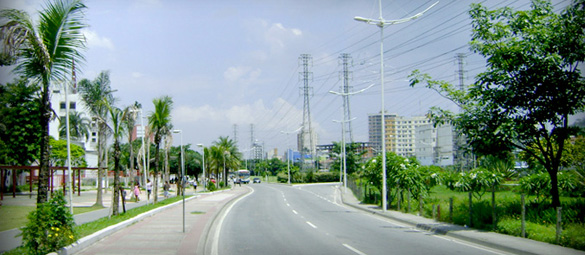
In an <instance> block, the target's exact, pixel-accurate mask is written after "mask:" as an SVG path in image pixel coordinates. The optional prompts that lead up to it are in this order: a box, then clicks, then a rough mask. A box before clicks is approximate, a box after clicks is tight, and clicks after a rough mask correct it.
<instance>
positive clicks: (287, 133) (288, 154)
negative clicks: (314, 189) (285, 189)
mask: <svg viewBox="0 0 585 255" xmlns="http://www.w3.org/2000/svg"><path fill="white" fill-rule="evenodd" d="M302 128H303V126H300V127H299V128H297V130H295V131H290V132H285V131H280V132H281V133H283V134H286V147H287V151H286V168H287V169H288V184H290V146H289V145H288V135H289V134H293V133H296V132H299V131H300V130H301V129H302ZM301 150H302V149H301ZM302 155H303V153H302V152H301V157H302Z"/></svg>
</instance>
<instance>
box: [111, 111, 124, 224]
mask: <svg viewBox="0 0 585 255" xmlns="http://www.w3.org/2000/svg"><path fill="white" fill-rule="evenodd" d="M106 105H107V106H108V112H109V114H110V123H109V124H108V128H109V129H110V131H111V133H112V138H113V140H114V141H113V142H114V143H113V147H114V200H113V204H112V214H113V215H118V213H119V209H118V208H119V204H120V155H121V154H122V151H121V149H120V141H121V140H122V138H123V137H124V135H125V132H126V126H125V125H124V119H125V118H126V113H127V112H126V111H122V110H120V109H119V108H116V107H113V106H111V105H110V104H109V103H106Z"/></svg>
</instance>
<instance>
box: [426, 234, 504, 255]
mask: <svg viewBox="0 0 585 255" xmlns="http://www.w3.org/2000/svg"><path fill="white" fill-rule="evenodd" d="M432 236H434V237H436V238H441V239H443V240H447V241H451V242H454V243H458V244H462V245H465V246H469V247H472V248H476V249H479V250H483V251H488V252H491V253H494V254H502V255H504V254H507V253H502V252H500V251H495V250H491V249H490V248H488V247H482V246H478V245H474V244H471V243H465V242H462V241H458V240H455V239H449V238H445V237H442V236H438V235H432Z"/></svg>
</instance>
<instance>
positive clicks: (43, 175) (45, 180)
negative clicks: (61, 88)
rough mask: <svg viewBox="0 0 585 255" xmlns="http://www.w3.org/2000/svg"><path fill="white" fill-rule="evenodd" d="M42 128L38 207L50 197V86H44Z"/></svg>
mask: <svg viewBox="0 0 585 255" xmlns="http://www.w3.org/2000/svg"><path fill="white" fill-rule="evenodd" d="M43 87H44V88H43V95H42V102H41V103H42V107H41V116H40V121H41V127H42V128H43V136H42V138H41V155H40V156H41V157H40V162H39V163H40V167H39V182H38V184H39V188H38V191H37V206H39V205H40V204H42V203H45V202H47V201H48V196H49V176H50V173H49V171H50V170H49V150H50V147H49V119H50V118H51V101H49V85H48V84H46V85H43Z"/></svg>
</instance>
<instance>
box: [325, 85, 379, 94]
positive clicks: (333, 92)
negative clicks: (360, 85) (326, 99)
mask: <svg viewBox="0 0 585 255" xmlns="http://www.w3.org/2000/svg"><path fill="white" fill-rule="evenodd" d="M372 86H374V84H370V86H368V87H367V88H364V89H361V90H358V91H355V92H348V93H343V92H337V91H333V90H329V93H331V94H335V95H338V96H351V95H355V94H359V93H362V92H364V91H366V90H368V89H369V88H371V87H372Z"/></svg>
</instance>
